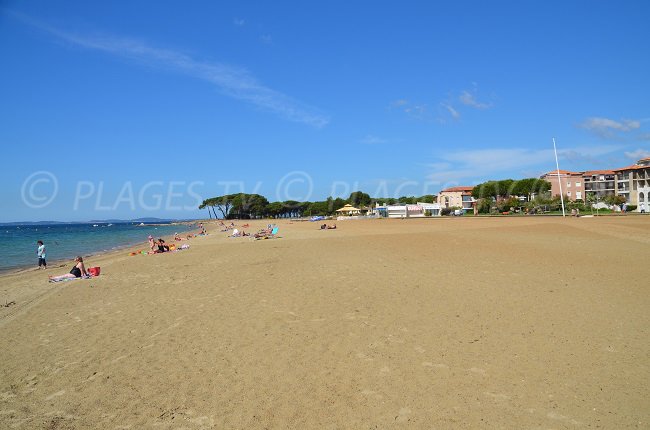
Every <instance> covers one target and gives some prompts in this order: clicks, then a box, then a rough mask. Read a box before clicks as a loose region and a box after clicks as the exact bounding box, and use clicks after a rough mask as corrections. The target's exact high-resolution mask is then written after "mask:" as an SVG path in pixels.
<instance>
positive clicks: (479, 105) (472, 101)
mask: <svg viewBox="0 0 650 430" xmlns="http://www.w3.org/2000/svg"><path fill="white" fill-rule="evenodd" d="M458 100H460V102H461V103H462V104H464V105H465V106H470V107H473V108H475V109H489V108H491V107H492V103H484V102H479V101H478V100H477V99H476V93H475V92H471V93H470V92H469V91H467V90H463V92H461V93H460V96H459V97H458Z"/></svg>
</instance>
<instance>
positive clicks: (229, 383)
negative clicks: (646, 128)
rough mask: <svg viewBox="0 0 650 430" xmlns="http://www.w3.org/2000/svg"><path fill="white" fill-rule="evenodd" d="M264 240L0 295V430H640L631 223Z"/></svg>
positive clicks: (643, 371) (644, 351)
mask: <svg viewBox="0 0 650 430" xmlns="http://www.w3.org/2000/svg"><path fill="white" fill-rule="evenodd" d="M267 222H268V221H252V222H251V225H252V228H250V229H247V231H253V230H255V229H256V228H259V227H262V226H263V225H265V224H266V223H267ZM279 225H280V231H279V234H280V236H282V237H281V238H278V239H272V240H260V241H252V240H250V239H249V238H227V237H226V235H227V233H221V232H219V228H218V227H217V226H216V224H215V223H209V224H207V228H208V232H209V233H210V235H209V236H205V237H197V238H194V239H192V240H191V241H189V242H183V243H189V244H190V245H191V248H190V249H189V250H185V251H182V252H178V253H165V254H161V255H151V256H142V255H138V256H129V255H128V252H127V251H120V252H118V253H112V254H108V255H104V256H99V257H95V258H92V259H89V261H87V266H101V270H102V274H101V276H100V277H98V278H94V279H90V280H76V281H71V282H63V283H57V284H50V283H48V282H47V274H61V273H66V272H67V271H68V270H69V269H70V263H69V264H68V266H67V267H62V268H50V269H48V271H47V272H39V271H29V272H22V273H14V274H5V275H2V276H1V277H0V279H1V280H2V286H1V287H0V304H2V305H4V304H5V303H9V302H15V304H13V305H10V306H8V307H5V306H2V307H0V330H1V332H2V337H1V338H0V358H1V360H0V363H1V365H0V428H3V429H5V428H6V429H11V428H18V429H34V428H36V429H41V428H43V429H85V428H101V429H142V428H160V429H166V428H170V429H171V428H187V429H209V428H216V429H223V428H228V429H230V428H233V429H266V428H278V429H280V428H292V429H293V428H295V429H305V428H309V429H312V428H313V429H384V428H400V427H403V428H417V429H420V428H421V429H432V428H439V429H447V428H461V429H463V428H467V429H473V428H503V429H510V428H535V429H537V428H539V429H573V428H611V429H614V428H615V429H626V428H639V429H640V428H649V427H650V341H649V339H650V312H649V311H648V310H649V309H650V264H649V263H648V261H649V260H648V258H649V257H650V234H649V233H650V216H620V217H601V218H587V217H583V218H579V219H575V218H567V219H562V218H559V217H527V218H524V217H521V218H507V217H504V218H483V219H471V218H444V219H422V220H367V221H340V222H337V225H338V228H337V229H336V230H324V231H321V230H318V223H309V222H294V223H290V222H289V221H280V222H279ZM143 247H144V245H143Z"/></svg>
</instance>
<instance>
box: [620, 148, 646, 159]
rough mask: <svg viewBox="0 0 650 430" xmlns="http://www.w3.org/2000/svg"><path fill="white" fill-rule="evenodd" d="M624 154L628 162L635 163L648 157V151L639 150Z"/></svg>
mask: <svg viewBox="0 0 650 430" xmlns="http://www.w3.org/2000/svg"><path fill="white" fill-rule="evenodd" d="M624 154H625V156H626V157H627V158H629V159H630V160H634V161H637V160H640V159H642V158H648V157H650V150H648V149H641V148H639V149H637V150H636V151H626V152H625V153H624Z"/></svg>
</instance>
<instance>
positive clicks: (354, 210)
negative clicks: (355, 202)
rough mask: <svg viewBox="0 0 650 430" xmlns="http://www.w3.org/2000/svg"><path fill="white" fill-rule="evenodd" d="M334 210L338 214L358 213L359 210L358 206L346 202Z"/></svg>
mask: <svg viewBox="0 0 650 430" xmlns="http://www.w3.org/2000/svg"><path fill="white" fill-rule="evenodd" d="M336 212H338V213H339V214H340V215H349V216H352V215H359V214H360V213H361V211H360V210H359V209H358V208H355V207H354V206H352V205H350V204H347V205H345V206H343V207H342V208H341V209H337V210H336Z"/></svg>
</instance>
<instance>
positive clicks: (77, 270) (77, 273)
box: [49, 257, 88, 282]
mask: <svg viewBox="0 0 650 430" xmlns="http://www.w3.org/2000/svg"><path fill="white" fill-rule="evenodd" d="M74 262H75V265H74V267H73V268H72V270H70V273H66V274H65V275H61V276H50V277H49V279H50V282H56V281H60V280H62V279H65V278H81V277H82V276H88V273H87V272H86V267H85V266H84V260H83V258H81V257H77V258H75V259H74Z"/></svg>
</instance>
